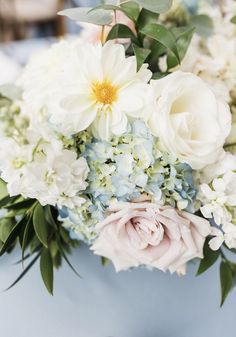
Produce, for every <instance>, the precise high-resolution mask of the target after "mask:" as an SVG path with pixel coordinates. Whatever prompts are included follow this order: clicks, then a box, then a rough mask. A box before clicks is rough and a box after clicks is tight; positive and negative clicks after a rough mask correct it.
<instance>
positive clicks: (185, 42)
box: [167, 27, 195, 69]
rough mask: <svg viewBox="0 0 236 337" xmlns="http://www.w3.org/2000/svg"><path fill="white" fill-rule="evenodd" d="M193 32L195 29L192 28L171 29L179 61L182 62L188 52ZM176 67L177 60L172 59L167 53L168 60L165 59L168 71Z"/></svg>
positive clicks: (170, 54) (171, 55)
mask: <svg viewBox="0 0 236 337" xmlns="http://www.w3.org/2000/svg"><path fill="white" fill-rule="evenodd" d="M194 32H195V28H193V27H190V28H189V27H186V28H175V29H172V33H173V34H174V36H175V39H176V41H175V43H176V47H177V50H178V54H179V58H180V61H182V60H183V58H184V56H185V54H186V52H187V50H188V47H189V44H190V42H191V40H192V37H193V34H194ZM177 65H178V60H177V59H176V58H175V57H173V54H172V53H168V58H167V66H168V69H171V68H173V67H175V66H177Z"/></svg>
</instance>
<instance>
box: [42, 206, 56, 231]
mask: <svg viewBox="0 0 236 337" xmlns="http://www.w3.org/2000/svg"><path fill="white" fill-rule="evenodd" d="M44 211H45V212H44V215H45V219H46V221H47V222H48V223H49V224H50V225H51V226H53V227H54V228H55V229H57V224H56V221H57V217H56V219H54V217H53V214H52V206H50V205H46V206H45V207H44ZM54 213H55V209H54Z"/></svg>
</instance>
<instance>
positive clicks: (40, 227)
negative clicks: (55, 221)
mask: <svg viewBox="0 0 236 337" xmlns="http://www.w3.org/2000/svg"><path fill="white" fill-rule="evenodd" d="M33 225H34V230H35V233H36V235H37V237H38V239H39V241H40V242H41V243H42V244H43V245H44V247H46V248H48V239H49V234H50V226H49V224H48V222H47V221H46V218H45V215H44V209H43V207H42V206H41V205H40V204H37V206H36V207H35V210H34V213H33Z"/></svg>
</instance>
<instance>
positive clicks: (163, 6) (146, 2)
mask: <svg viewBox="0 0 236 337" xmlns="http://www.w3.org/2000/svg"><path fill="white" fill-rule="evenodd" d="M135 1H136V2H137V3H138V4H139V5H140V6H142V7H143V8H146V9H148V10H149V11H151V12H154V13H164V12H167V11H168V10H169V9H170V8H171V6H172V2H173V1H172V0H135Z"/></svg>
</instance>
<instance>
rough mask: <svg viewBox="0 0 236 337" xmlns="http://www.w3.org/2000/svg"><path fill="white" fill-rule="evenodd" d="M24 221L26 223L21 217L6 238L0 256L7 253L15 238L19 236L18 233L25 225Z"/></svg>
mask: <svg viewBox="0 0 236 337" xmlns="http://www.w3.org/2000/svg"><path fill="white" fill-rule="evenodd" d="M26 221H27V220H26V218H25V217H23V218H22V219H21V220H20V221H18V222H17V223H16V224H15V226H14V227H13V228H12V230H11V231H10V233H9V235H8V237H7V238H6V241H5V242H4V243H3V246H2V247H1V249H0V256H2V255H3V254H4V253H5V252H6V251H7V249H8V248H9V247H10V246H11V245H12V244H13V243H14V241H15V240H16V239H17V236H18V235H19V233H20V231H21V230H22V228H23V227H24V226H25V225H26Z"/></svg>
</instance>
